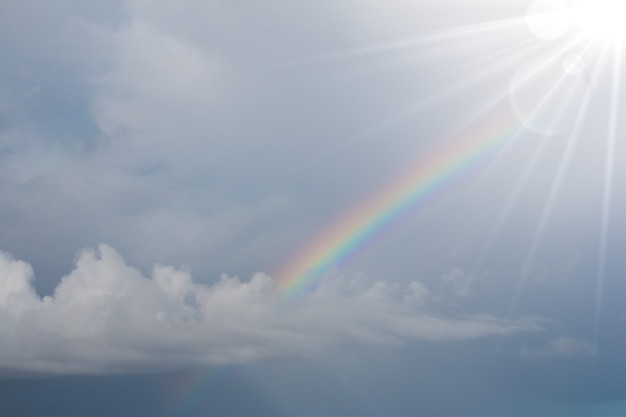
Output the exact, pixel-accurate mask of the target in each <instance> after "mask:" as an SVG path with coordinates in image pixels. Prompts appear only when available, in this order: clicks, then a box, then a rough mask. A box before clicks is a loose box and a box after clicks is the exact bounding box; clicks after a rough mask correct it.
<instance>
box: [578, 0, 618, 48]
mask: <svg viewBox="0 0 626 417" xmlns="http://www.w3.org/2000/svg"><path fill="white" fill-rule="evenodd" d="M571 10H572V18H573V23H574V24H577V25H580V27H581V28H582V29H583V31H584V32H585V33H586V34H587V35H589V36H592V37H594V38H603V39H606V38H609V39H612V40H622V39H623V37H624V35H626V2H625V1H624V0H585V1H582V2H581V3H580V4H579V5H578V6H575V7H573V8H572V9H571Z"/></svg>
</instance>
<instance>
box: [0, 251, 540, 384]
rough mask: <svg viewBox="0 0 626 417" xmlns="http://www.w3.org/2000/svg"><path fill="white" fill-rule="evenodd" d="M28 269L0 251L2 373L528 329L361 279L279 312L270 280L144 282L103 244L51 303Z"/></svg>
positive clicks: (159, 274) (102, 369)
mask: <svg viewBox="0 0 626 417" xmlns="http://www.w3.org/2000/svg"><path fill="white" fill-rule="evenodd" d="M33 279H34V275H33V270H32V267H31V266H30V265H29V264H28V263H26V262H23V261H20V260H16V259H14V258H13V257H12V256H10V255H9V254H6V253H3V252H0V368H1V369H4V370H5V371H11V372H15V371H18V372H22V371H23V372H35V373H48V374H107V373H128V372H151V371H160V370H168V369H176V368H182V367H188V366H203V365H221V364H233V363H244V362H250V361H258V360H263V359H268V358H275V357H288V356H292V357H293V356H303V355H304V356H306V355H312V354H316V353H318V352H319V351H321V350H323V349H325V348H331V347H333V346H341V345H344V346H346V345H354V344H368V345H380V344H397V343H401V342H405V341H410V340H418V339H420V340H430V341H446V340H466V339H475V338H480V337H486V336H492V335H511V334H514V333H518V332H524V331H534V330H538V329H539V326H538V325H537V324H536V323H535V322H533V321H532V320H518V321H504V320H498V319H496V318H495V317H492V316H488V315H482V316H469V317H455V318H449V317H443V316H439V315H435V314H433V313H428V312H427V309H426V307H425V305H424V304H425V303H424V299H425V297H426V296H427V290H426V289H425V287H424V286H423V285H421V284H420V283H418V282H414V283H412V284H410V285H408V286H407V287H405V288H403V289H402V288H400V287H398V286H395V285H389V284H386V283H383V282H368V281H367V280H366V279H363V278H362V277H361V278H359V277H356V278H355V277H352V278H346V277H340V278H337V279H332V280H328V281H326V282H324V283H323V284H322V285H321V286H320V287H319V288H318V289H317V290H316V291H315V292H314V293H313V294H311V295H310V296H309V297H307V298H306V299H300V300H296V301H294V302H291V303H287V304H285V303H278V302H277V301H276V297H275V296H274V292H273V288H274V283H273V280H272V278H271V277H269V276H267V275H265V274H262V273H258V274H256V275H254V276H253V277H252V278H251V279H250V280H249V281H241V280H239V279H238V278H233V277H228V276H225V275H224V276H222V277H221V279H220V280H219V282H217V283H214V284H210V285H209V284H203V283H197V282H194V281H193V279H192V277H191V274H190V273H189V271H186V270H184V269H176V268H173V267H169V266H160V265H156V266H154V268H153V269H152V271H151V274H150V276H149V277H147V276H145V275H144V274H142V273H141V272H140V271H139V270H138V269H136V268H133V267H131V266H129V265H127V263H126V262H125V261H124V259H123V258H122V257H121V256H120V254H119V253H118V252H117V251H116V250H115V249H113V248H112V247H110V246H107V245H101V246H99V247H98V248H97V249H96V250H94V249H85V250H83V251H82V252H81V253H80V254H79V256H78V258H77V260H76V264H75V268H74V269H73V270H72V271H71V272H70V274H68V275H67V276H65V277H63V279H62V280H61V282H60V283H59V284H58V286H57V287H56V289H55V290H54V293H53V294H52V295H51V296H44V297H43V298H42V297H40V296H39V295H38V294H37V292H36V291H35V289H34V287H33V285H32V282H33Z"/></svg>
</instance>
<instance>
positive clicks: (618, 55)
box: [593, 41, 623, 344]
mask: <svg viewBox="0 0 626 417" xmlns="http://www.w3.org/2000/svg"><path fill="white" fill-rule="evenodd" d="M622 46H623V41H620V42H618V43H617V45H616V46H615V48H614V49H615V51H614V60H613V74H612V94H611V102H610V108H609V111H610V113H609V131H608V136H607V147H606V156H605V157H606V165H605V170H604V187H603V190H602V215H601V219H600V245H599V248H598V249H599V253H598V271H597V284H596V294H595V309H594V329H593V337H594V341H595V342H596V344H598V343H599V333H600V320H601V318H602V298H603V296H604V282H605V279H606V263H607V249H608V236H609V226H610V220H611V201H612V192H613V176H614V169H615V146H616V140H617V126H618V121H619V105H620V102H619V99H620V97H619V95H620V89H621V75H622V67H623V65H622V64H623V63H622V58H623V50H622V49H623V48H622Z"/></svg>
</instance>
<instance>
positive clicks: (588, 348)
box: [521, 336, 596, 359]
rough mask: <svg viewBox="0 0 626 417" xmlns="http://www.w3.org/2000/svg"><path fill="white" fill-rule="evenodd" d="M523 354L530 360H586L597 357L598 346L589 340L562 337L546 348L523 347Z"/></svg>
mask: <svg viewBox="0 0 626 417" xmlns="http://www.w3.org/2000/svg"><path fill="white" fill-rule="evenodd" d="M521 354H522V356H523V357H525V358H529V359H545V358H584V357H591V356H595V354H596V346H595V344H594V343H592V342H590V341H588V340H584V339H576V338H572V337H565V336H561V337H556V338H554V339H552V340H551V341H550V342H549V343H548V344H547V345H545V346H541V347H529V346H523V347H522V350H521Z"/></svg>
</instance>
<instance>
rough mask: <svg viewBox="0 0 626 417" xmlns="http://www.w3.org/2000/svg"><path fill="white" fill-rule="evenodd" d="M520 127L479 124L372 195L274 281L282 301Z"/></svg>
mask: <svg viewBox="0 0 626 417" xmlns="http://www.w3.org/2000/svg"><path fill="white" fill-rule="evenodd" d="M515 132H519V125H518V122H517V121H516V120H514V119H513V118H512V117H511V115H508V114H507V115H502V117H498V118H496V119H495V121H493V119H490V120H488V121H483V122H482V123H481V124H476V125H474V126H472V127H471V128H468V129H467V131H466V132H465V133H464V134H463V135H462V136H460V137H458V138H455V139H454V140H452V141H449V143H448V144H446V145H445V146H442V147H441V148H439V149H436V150H434V151H433V152H431V153H430V154H429V155H427V156H426V157H421V158H418V159H417V160H416V161H415V163H414V164H413V166H412V167H410V168H409V169H408V170H406V171H405V172H404V173H402V174H401V175H399V176H398V177H397V178H396V179H395V181H392V182H391V183H389V184H388V185H387V186H386V187H384V188H382V189H381V190H379V191H378V192H377V193H374V194H373V195H372V196H371V197H370V198H368V199H366V200H365V201H364V202H363V203H362V204H360V205H358V206H357V207H356V208H354V209H353V210H351V211H349V212H348V213H347V214H345V215H344V216H343V217H341V218H339V220H338V221H336V222H335V223H333V224H332V225H331V226H330V227H329V228H327V229H325V230H324V231H323V232H322V233H320V234H319V235H318V236H316V237H315V238H314V239H313V240H311V241H310V243H309V244H308V245H306V246H304V248H302V249H301V250H300V251H298V252H296V254H295V255H294V256H292V257H291V258H290V260H289V261H288V262H287V263H286V264H285V265H283V266H282V267H280V268H279V269H278V270H277V271H276V272H275V273H274V274H273V275H272V276H273V277H274V278H275V279H276V291H275V294H276V295H277V297H278V298H280V299H282V300H285V299H292V298H297V297H300V296H303V295H305V294H307V293H309V292H310V291H312V290H314V289H315V288H316V287H317V285H318V284H319V282H320V280H321V278H322V277H323V276H324V275H325V274H326V273H327V272H329V271H330V270H332V269H333V268H335V267H336V266H341V265H344V264H346V263H347V262H349V260H350V259H352V258H353V257H354V256H355V255H356V254H357V253H359V252H361V251H362V250H363V249H364V248H365V247H366V246H367V245H368V244H369V243H371V242H372V241H374V239H375V238H376V237H378V236H380V235H381V234H382V233H383V232H384V231H386V230H388V229H390V228H391V227H392V226H393V225H394V224H397V223H398V222H399V221H400V220H401V219H402V218H405V217H406V216H408V215H409V214H410V213H412V212H414V211H415V210H417V209H419V208H421V207H422V206H423V205H424V204H426V203H427V202H428V201H430V200H432V198H434V197H435V196H436V195H438V194H439V193H441V192H443V191H444V190H445V189H446V186H451V185H453V184H454V183H455V182H458V181H459V180H460V179H461V178H463V177H464V176H467V174H470V173H471V172H474V171H475V170H476V169H477V168H478V167H480V166H482V165H483V164H484V163H485V162H486V161H488V160H489V159H490V158H491V157H493V156H494V155H495V154H496V153H497V151H498V150H500V149H502V147H503V146H504V145H505V144H507V143H509V142H510V141H512V140H513V138H514V136H515Z"/></svg>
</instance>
